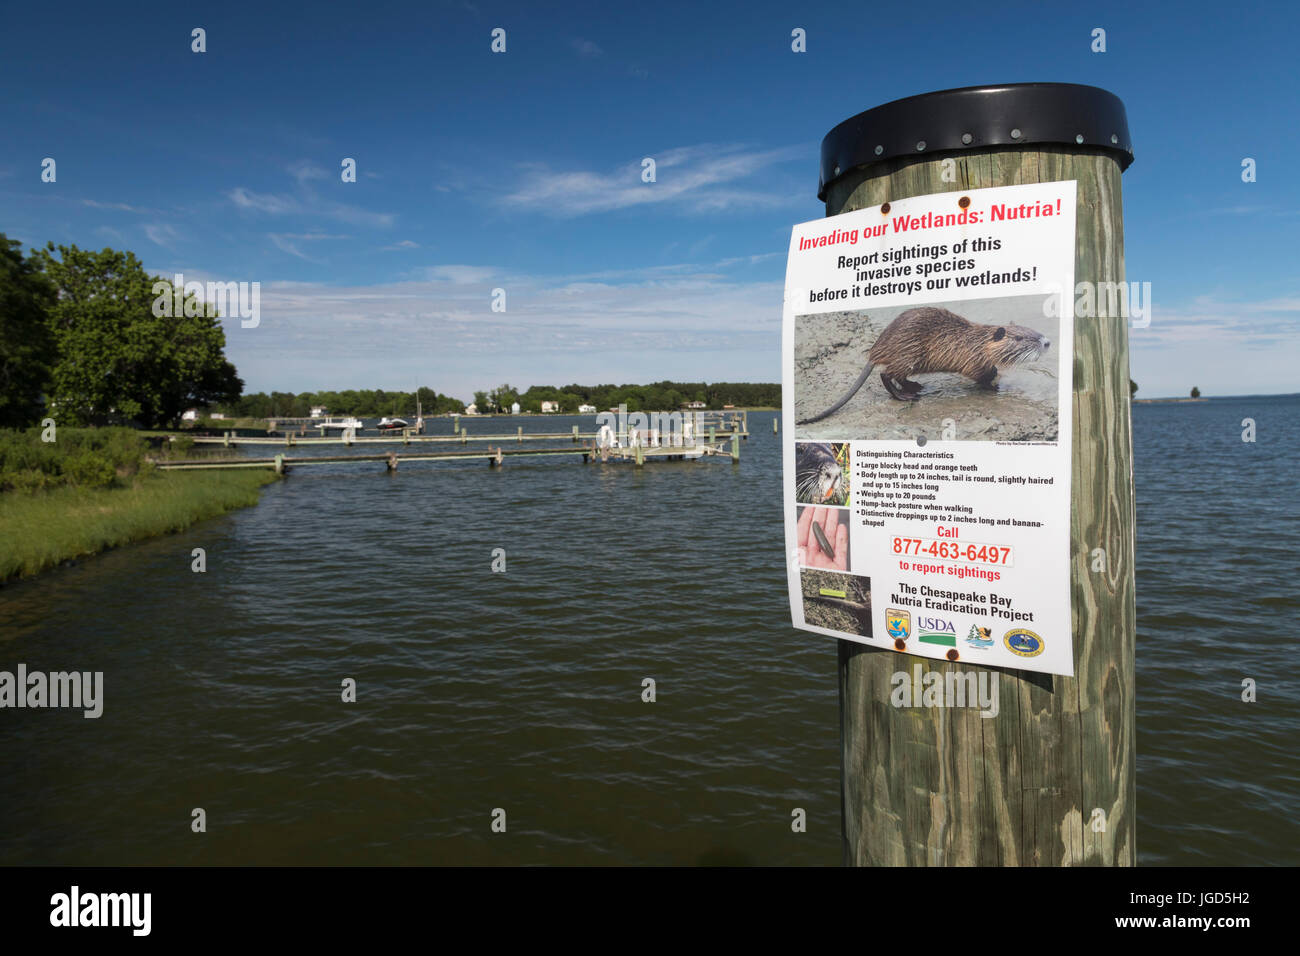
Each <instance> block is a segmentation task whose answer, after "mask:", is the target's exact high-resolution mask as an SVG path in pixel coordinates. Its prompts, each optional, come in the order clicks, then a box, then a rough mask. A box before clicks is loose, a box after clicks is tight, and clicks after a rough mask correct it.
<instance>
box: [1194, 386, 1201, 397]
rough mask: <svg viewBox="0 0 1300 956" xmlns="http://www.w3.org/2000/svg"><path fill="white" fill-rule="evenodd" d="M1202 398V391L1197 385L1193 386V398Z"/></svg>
mask: <svg viewBox="0 0 1300 956" xmlns="http://www.w3.org/2000/svg"><path fill="white" fill-rule="evenodd" d="M1200 397H1201V390H1200V389H1199V388H1197V387H1196V386H1195V385H1193V386H1192V398H1200Z"/></svg>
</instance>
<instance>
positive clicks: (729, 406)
mask: <svg viewBox="0 0 1300 956" xmlns="http://www.w3.org/2000/svg"><path fill="white" fill-rule="evenodd" d="M735 407H736V406H735V405H723V406H722V408H723V410H724V411H725V410H726V409H728V408H735Z"/></svg>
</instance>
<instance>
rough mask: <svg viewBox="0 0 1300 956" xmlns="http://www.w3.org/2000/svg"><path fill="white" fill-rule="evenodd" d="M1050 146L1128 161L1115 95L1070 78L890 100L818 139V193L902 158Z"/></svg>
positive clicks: (1124, 118) (1124, 122)
mask: <svg viewBox="0 0 1300 956" xmlns="http://www.w3.org/2000/svg"><path fill="white" fill-rule="evenodd" d="M1044 143H1052V144H1059V145H1063V146H1064V145H1069V146H1086V147H1092V148H1097V149H1105V150H1109V151H1111V152H1113V153H1115V154H1116V158H1117V159H1118V160H1119V166H1120V169H1121V170H1123V169H1127V168H1128V167H1129V164H1130V163H1132V162H1133V143H1132V141H1131V140H1130V139H1129V133H1128V114H1127V113H1126V112H1125V111H1124V104H1123V102H1121V100H1120V98H1119V97H1118V96H1116V95H1115V94H1114V93H1110V92H1107V91H1106V90H1103V89H1099V88H1098V87H1095V86H1082V85H1080V84H1077V83H1008V84H1006V85H1004V86H965V87H962V88H961V89H956V90H941V91H939V92H937V93H922V94H921V95H919V96H909V97H906V98H905V99H901V100H894V101H893V102H892V103H886V104H884V105H883V106H877V107H876V108H875V109H870V110H867V111H866V112H865V113H859V114H858V115H857V116H854V117H852V118H850V119H847V120H845V121H844V122H843V123H840V124H839V125H838V126H836V127H835V128H834V129H833V130H831V131H830V132H829V133H827V134H826V138H825V139H823V140H822V159H821V175H820V176H819V177H818V181H817V198H818V199H821V200H823V201H824V200H825V199H826V189H827V187H828V186H829V185H830V184H831V183H832V182H834V181H835V180H836V179H839V178H840V177H841V176H843V175H844V174H845V173H847V172H850V171H851V170H854V169H859V168H861V167H863V166H870V165H871V164H873V163H881V162H884V161H885V160H887V159H897V158H899V157H901V156H928V155H930V154H932V153H938V152H943V151H949V150H956V151H962V150H978V149H987V148H988V147H990V146H1029V145H1042V144H1044Z"/></svg>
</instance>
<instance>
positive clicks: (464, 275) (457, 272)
mask: <svg viewBox="0 0 1300 956" xmlns="http://www.w3.org/2000/svg"><path fill="white" fill-rule="evenodd" d="M496 272H497V270H495V269H490V268H488V267H486V266H462V265H445V266H429V267H428V268H425V269H420V270H419V271H418V273H417V275H418V276H419V277H420V278H422V279H424V280H425V281H426V282H450V283H452V284H453V285H470V284H472V283H477V282H486V281H487V280H488V279H490V278H492V276H493V275H495V274H496Z"/></svg>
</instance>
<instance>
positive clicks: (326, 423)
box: [312, 415, 362, 432]
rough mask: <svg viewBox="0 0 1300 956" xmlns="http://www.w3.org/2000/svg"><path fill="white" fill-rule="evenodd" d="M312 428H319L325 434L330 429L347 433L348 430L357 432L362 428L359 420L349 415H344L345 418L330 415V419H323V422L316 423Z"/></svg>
mask: <svg viewBox="0 0 1300 956" xmlns="http://www.w3.org/2000/svg"><path fill="white" fill-rule="evenodd" d="M312 427H313V428H319V429H320V430H321V431H322V432H326V431H329V430H330V429H337V430H339V431H347V430H348V429H349V428H351V429H354V430H358V431H359V430H360V429H361V427H362V426H361V420H360V419H359V418H354V417H353V416H351V415H346V416H336V415H331V416H330V417H328V418H326V419H324V420H323V421H319V422H317V423H316V424H315V425H313V426H312Z"/></svg>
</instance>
